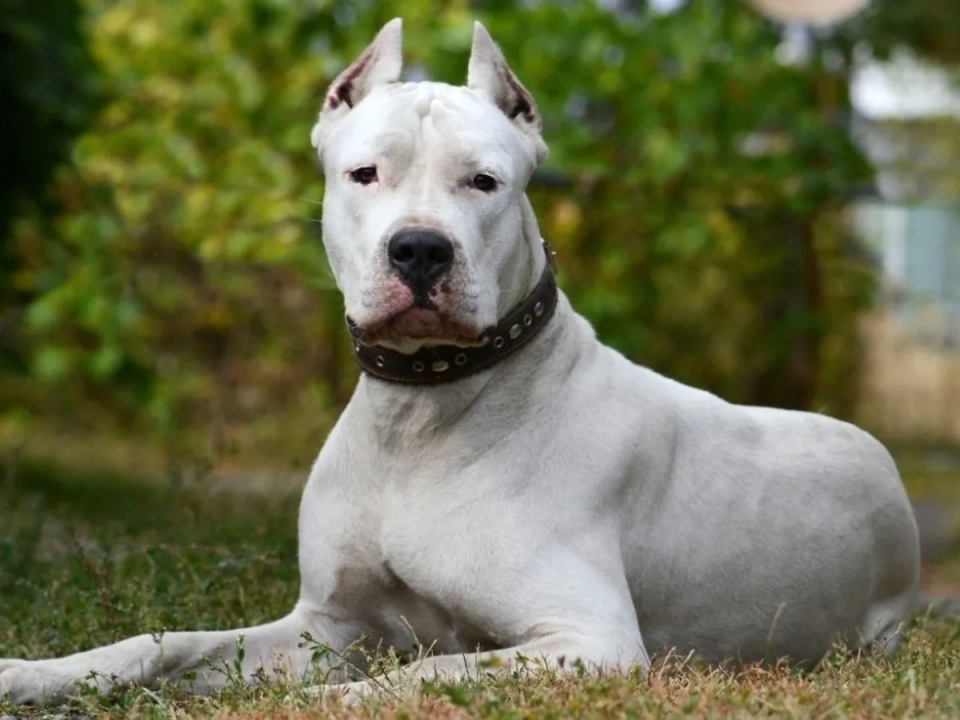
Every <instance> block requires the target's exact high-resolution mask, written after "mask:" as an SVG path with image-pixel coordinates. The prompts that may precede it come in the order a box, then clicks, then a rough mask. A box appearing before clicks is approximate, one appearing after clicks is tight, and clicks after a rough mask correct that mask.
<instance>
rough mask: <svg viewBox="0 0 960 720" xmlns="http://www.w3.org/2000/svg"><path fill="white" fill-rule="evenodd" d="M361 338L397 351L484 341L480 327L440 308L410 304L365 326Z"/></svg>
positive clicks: (483, 334) (485, 338)
mask: <svg viewBox="0 0 960 720" xmlns="http://www.w3.org/2000/svg"><path fill="white" fill-rule="evenodd" d="M359 339H360V342H362V343H364V344H365V345H382V346H384V347H389V348H392V349H394V350H399V351H400V352H414V351H416V350H417V349H418V348H421V347H424V346H426V345H456V346H458V347H476V346H478V345H483V344H484V343H485V342H486V341H487V339H488V338H487V335H486V334H485V333H484V332H483V330H482V329H480V328H478V327H476V326H474V325H471V324H469V323H465V322H462V321H459V320H456V319H454V318H451V317H450V316H449V315H447V314H446V313H443V312H440V311H439V310H432V309H428V308H422V307H416V306H414V307H410V308H407V309H406V310H402V311H400V312H398V313H396V314H395V315H392V316H391V317H389V318H387V319H385V320H384V321H382V322H379V323H377V324H375V325H373V326H370V327H367V328H361V334H360V338H359Z"/></svg>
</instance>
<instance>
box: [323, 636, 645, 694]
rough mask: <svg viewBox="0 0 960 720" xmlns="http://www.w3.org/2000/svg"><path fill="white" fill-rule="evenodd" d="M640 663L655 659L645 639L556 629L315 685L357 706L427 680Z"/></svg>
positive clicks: (412, 689) (405, 691)
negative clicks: (601, 637) (502, 645)
mask: <svg viewBox="0 0 960 720" xmlns="http://www.w3.org/2000/svg"><path fill="white" fill-rule="evenodd" d="M633 666H638V667H640V668H642V669H643V671H644V672H646V670H647V669H648V668H649V667H650V659H649V657H648V655H647V652H646V649H645V648H644V646H643V641H642V640H641V639H640V638H635V639H633V640H631V641H626V642H625V638H624V637H623V636H620V637H614V636H611V638H610V639H609V640H608V641H602V640H598V639H596V638H593V637H590V636H586V635H581V634H578V633H557V634H554V635H549V636H545V637H541V638H538V639H536V640H533V641H531V642H528V643H525V644H523V645H518V646H516V647H511V648H506V649H503V650H493V651H489V652H481V653H473V654H472V655H438V656H436V657H427V658H423V659H421V660H417V661H415V662H412V663H410V665H407V666H405V667H402V668H400V669H399V670H395V671H393V672H390V673H387V674H386V675H382V676H379V677H375V678H370V679H369V680H364V681H361V682H351V683H344V684H340V685H326V686H323V687H322V688H318V689H317V690H316V692H317V694H322V695H324V696H325V697H327V698H328V699H335V698H340V699H342V701H343V703H344V704H346V705H353V704H356V703H358V702H360V701H361V700H363V698H365V697H368V696H371V695H374V694H380V695H384V696H393V697H400V696H403V695H406V694H409V693H411V692H415V691H416V690H417V689H419V687H420V686H421V684H422V683H423V682H424V681H432V680H437V681H440V682H445V683H456V682H463V681H476V680H479V679H480V678H481V677H482V676H483V675H485V674H489V673H510V672H514V671H518V670H527V671H532V672H537V671H544V670H546V671H554V672H570V671H571V670H577V669H579V668H581V667H584V668H586V669H587V670H609V671H618V670H619V671H622V670H625V669H627V668H629V667H633Z"/></svg>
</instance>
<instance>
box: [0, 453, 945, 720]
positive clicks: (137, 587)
mask: <svg viewBox="0 0 960 720" xmlns="http://www.w3.org/2000/svg"><path fill="white" fill-rule="evenodd" d="M954 487H955V486H954ZM953 492H954V493H955V492H956V491H955V490H954V491H953ZM0 497H3V500H4V501H3V503H2V507H0V657H4V656H21V657H46V656H50V655H57V654H63V653H69V652H73V651H76V650H77V649H85V648H89V647H91V646H94V645H99V644H103V643H107V642H112V641H115V640H119V639H122V638H124V637H126V636H129V635H135V634H139V633H141V632H145V631H160V630H164V629H215V628H227V627H235V626H246V625H250V624H256V623H259V622H262V621H266V620H269V619H273V618H276V617H278V616H280V615H282V614H284V613H286V612H287V610H288V609H289V608H290V607H291V605H292V604H293V602H294V601H295V599H296V597H297V572H296V570H297V568H296V536H295V530H294V528H295V522H294V520H295V517H296V503H297V499H298V498H297V497H296V496H295V495H290V494H288V493H276V494H275V495H273V496H269V495H268V496H264V495H262V494H251V493H249V492H247V493H227V492H224V491H221V492H217V493H215V494H211V493H210V492H209V490H208V488H207V486H206V485H205V483H204V481H203V480H196V481H192V482H191V483H189V484H184V483H182V482H181V483H168V484H165V485H164V484H146V483H133V482H129V481H125V480H122V479H118V478H111V477H106V476H103V475H102V474H92V475H90V476H89V477H82V476H81V477H77V476H75V475H74V476H72V477H70V478H69V479H63V476H62V475H61V474H60V473H58V472H56V471H55V470H53V469H51V468H45V467H43V466H42V465H38V464H35V463H28V464H26V465H25V466H22V467H20V468H18V469H17V470H16V472H8V473H7V475H6V477H4V476H3V475H0ZM938 573H939V576H940V577H941V582H946V583H948V584H949V582H950V581H951V580H950V579H951V578H954V579H956V578H957V577H960V576H958V574H957V568H956V567H953V566H951V565H949V564H947V565H945V566H943V567H941V568H938ZM943 577H945V578H947V579H946V580H945V581H944V580H942V578H943ZM65 712H66V713H68V716H71V717H83V716H95V717H118V718H119V717H164V718H167V717H170V718H172V717H177V718H193V717H226V716H230V717H234V716H240V717H251V718H252V717H264V716H270V717H279V718H294V717H385V718H391V717H404V718H411V717H431V718H432V717H439V718H446V717H489V718H507V717H509V718H521V717H637V716H645V715H647V714H656V715H690V716H698V717H700V716H720V715H724V716H727V715H734V716H736V715H740V716H744V717H746V716H755V715H768V716H769V715H776V716H788V717H805V718H806V717H822V716H826V717H840V716H843V717H872V718H875V717H890V718H901V717H904V716H910V715H923V716H926V717H944V718H946V717H960V624H957V623H956V622H955V621H950V620H934V619H932V618H918V619H917V621H916V623H915V627H914V628H913V630H912V631H911V633H910V636H909V640H908V642H907V643H906V644H905V646H904V647H903V648H902V650H901V652H900V654H899V655H898V656H897V657H896V658H895V659H894V660H892V661H891V660H888V659H885V658H867V659H863V660H860V661H853V660H847V659H844V660H840V659H837V660H833V661H828V662H827V663H825V664H824V665H823V666H822V667H821V668H820V669H818V670H817V671H815V672H813V673H808V674H800V673H796V672H792V671H790V670H789V669H787V668H772V669H769V668H768V669H761V668H751V669H747V670H744V671H740V672H736V673H734V672H722V671H719V670H716V669H709V668H698V667H694V666H692V665H690V664H688V663H684V662H682V661H681V660H679V659H678V660H674V661H672V662H661V663H658V665H657V666H656V667H655V668H654V670H653V671H652V672H651V674H650V675H649V676H648V677H647V678H641V677H639V676H630V677H606V678H604V677H595V676H594V677H590V676H584V677H579V676H573V677H567V678H558V677H548V676H538V677H536V678H534V677H519V678H506V679H499V680H487V681H484V682H483V683H482V684H481V685H479V686H451V687H430V688H427V691H426V694H424V695H422V696H420V697H414V698H407V699H399V700H398V699H393V698H385V699H383V700H382V701H373V702H371V704H369V705H367V706H364V707H361V708H359V709H352V710H344V709H341V708H338V707H335V706H330V705H328V706H326V707H321V706H320V705H319V704H318V703H317V702H315V701H311V700H310V699H308V698H306V697H304V696H303V695H302V694H298V693H297V692H295V691H291V690H290V689H289V688H280V687H274V688H267V689H261V690H250V689H247V688H244V687H239V686H237V687H233V688H231V689H229V690H226V691H224V692H222V693H220V694H218V695H216V696H214V697H211V698H193V699H184V698H177V697H176V695H175V693H174V689H173V688H162V689H161V690H159V691H155V692H152V691H147V690H143V689H130V690H126V691H124V692H122V693H120V694H118V695H117V696H116V697H112V698H103V697H96V696H86V697H83V698H81V699H78V700H77V701H75V702H74V703H73V705H72V706H70V707H69V708H67V709H64V708H61V709H57V710H50V711H48V715H49V716H53V715H55V714H60V716H61V717H62V716H63V713H65ZM5 713H6V714H8V715H14V716H26V717H41V716H44V715H43V713H42V712H41V711H30V712H28V713H26V715H24V713H25V711H24V710H23V709H21V708H14V707H12V706H10V705H4V704H3V703H2V702H0V717H4V715H5Z"/></svg>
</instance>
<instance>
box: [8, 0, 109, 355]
mask: <svg viewBox="0 0 960 720" xmlns="http://www.w3.org/2000/svg"><path fill="white" fill-rule="evenodd" d="M82 21H83V13H82V11H81V8H80V6H79V3H78V0H47V1H46V2H44V3H36V2H28V1H27V0H0V78H2V79H0V107H2V108H3V112H2V113H0V373H9V372H12V371H16V370H20V371H22V370H23V364H22V360H23V358H22V356H21V355H19V354H16V353H14V352H13V351H12V348H11V347H10V344H9V343H8V342H6V340H7V338H8V337H9V336H10V335H12V328H13V326H14V325H15V324H16V323H17V322H18V320H19V317H20V310H21V309H22V308H23V307H24V306H25V305H26V304H27V303H28V302H29V301H30V300H32V299H33V298H34V297H35V296H36V291H37V287H36V283H33V282H18V280H19V278H18V277H16V268H17V267H18V266H19V265H20V262H21V260H20V258H19V253H18V251H17V250H16V248H14V247H13V244H12V243H11V242H8V241H7V237H8V235H9V232H10V229H11V226H12V224H13V222H14V221H15V220H16V218H17V217H18V216H20V215H22V214H23V213H24V212H26V211H27V210H28V209H31V208H33V209H38V208H39V209H40V210H42V211H43V212H46V213H51V212H55V209H56V208H55V204H54V200H55V198H53V197H52V196H51V195H50V193H49V192H48V190H49V183H50V178H51V175H52V174H53V172H54V170H55V169H56V168H57V166H59V165H60V164H62V163H63V162H64V161H66V160H67V159H68V158H69V156H70V152H71V145H72V143H73V141H74V139H75V138H76V136H77V135H78V134H79V133H80V132H81V131H82V130H83V129H84V128H85V127H86V126H87V124H88V123H89V122H90V120H91V119H92V118H93V113H94V110H95V109H96V107H97V92H96V86H95V83H96V72H95V67H94V63H93V59H92V57H91V55H90V51H89V49H88V47H87V43H86V38H85V37H84V34H83V27H82V24H83V23H82Z"/></svg>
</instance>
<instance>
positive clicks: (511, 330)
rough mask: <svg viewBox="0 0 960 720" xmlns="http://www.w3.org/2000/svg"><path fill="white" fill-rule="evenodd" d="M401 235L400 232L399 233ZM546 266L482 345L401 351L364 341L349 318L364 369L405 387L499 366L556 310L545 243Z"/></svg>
mask: <svg viewBox="0 0 960 720" xmlns="http://www.w3.org/2000/svg"><path fill="white" fill-rule="evenodd" d="M398 234H399V233H398ZM543 249H544V252H546V254H547V263H546V265H545V266H544V268H543V274H542V275H541V276H540V281H539V282H538V283H537V286H536V287H535V288H534V289H533V291H532V292H531V293H530V294H529V295H528V296H527V297H526V298H525V299H524V300H523V301H522V302H521V303H520V304H519V305H517V306H516V307H515V308H513V309H512V310H511V311H510V312H509V313H507V315H506V316H505V317H504V318H503V319H502V320H500V322H498V323H497V324H496V326H494V327H493V328H491V329H490V330H489V331H487V332H485V333H484V340H485V342H484V343H483V344H481V345H479V346H477V347H459V346H457V345H437V346H430V347H425V348H421V349H420V350H418V351H417V352H415V353H410V354H407V353H402V352H398V351H396V350H391V349H389V348H385V347H383V346H381V345H372V346H370V345H364V344H362V343H361V342H360V341H359V337H360V328H358V327H357V326H356V325H355V324H354V323H352V322H351V321H350V318H347V327H348V329H349V330H350V334H351V335H353V337H354V343H353V354H354V356H355V357H356V359H357V363H358V364H359V365H360V369H361V370H362V371H363V372H365V373H367V374H368V375H372V376H373V377H375V378H378V379H380V380H386V381H388V382H394V383H401V384H405V385H441V384H444V383H449V382H453V381H455V380H462V379H463V378H466V377H469V376H471V375H475V374H476V373H479V372H481V371H482V370H486V369H487V368H489V367H492V366H493V365H495V364H497V363H498V362H500V361H501V360H503V359H504V358H506V357H508V356H510V355H512V354H513V353H514V352H516V351H517V350H519V349H520V348H521V347H523V346H524V345H526V344H527V343H528V342H530V341H531V340H532V339H533V338H534V337H536V335H537V334H538V333H539V332H540V330H542V329H543V328H544V326H545V325H546V324H547V322H548V321H549V320H550V318H551V317H552V316H553V312H554V310H556V307H557V299H558V294H557V293H558V291H557V283H556V280H555V278H554V273H555V272H556V261H555V260H554V256H553V252H552V251H551V250H550V246H549V245H547V243H546V241H544V242H543Z"/></svg>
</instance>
